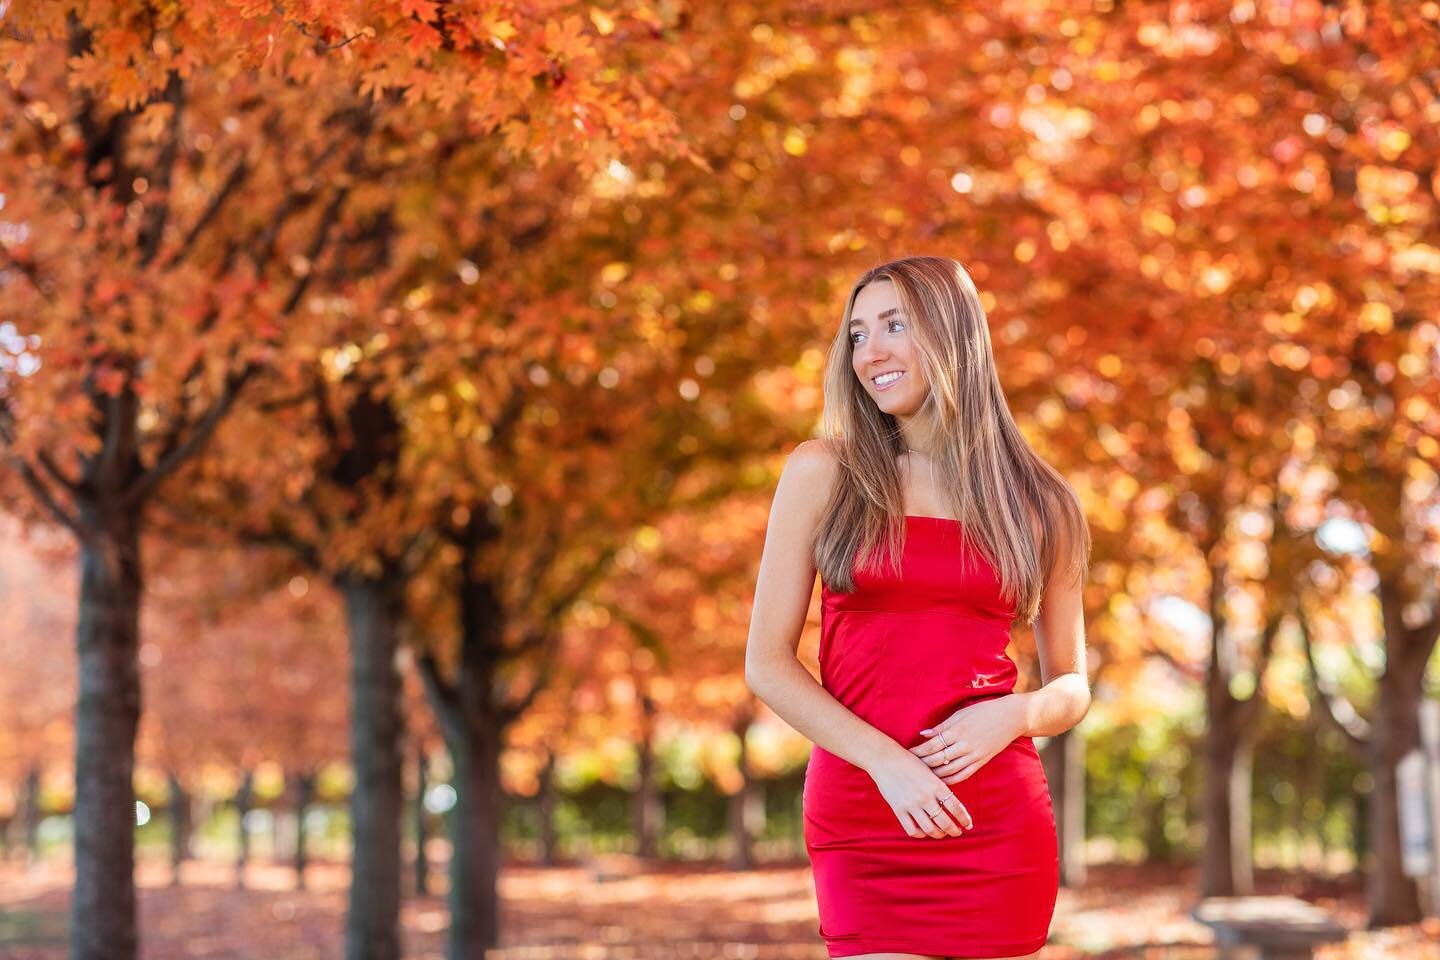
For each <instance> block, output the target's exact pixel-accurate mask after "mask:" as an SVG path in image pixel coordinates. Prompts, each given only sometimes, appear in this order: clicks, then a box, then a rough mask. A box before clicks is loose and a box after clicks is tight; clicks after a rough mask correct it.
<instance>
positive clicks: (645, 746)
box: [631, 690, 665, 859]
mask: <svg viewBox="0 0 1440 960" xmlns="http://www.w3.org/2000/svg"><path fill="white" fill-rule="evenodd" d="M640 707H641V711H642V712H641V718H640V737H639V743H638V744H636V747H637V748H638V750H639V751H640V756H639V764H638V765H639V775H640V776H639V782H638V783H637V784H636V785H635V795H634V798H633V799H632V801H631V802H632V804H633V806H632V808H631V818H632V821H633V829H634V832H635V848H636V849H635V852H636V855H637V856H640V857H643V858H647V859H649V858H654V857H655V856H657V855H658V853H659V848H660V831H661V829H662V827H661V821H662V820H663V818H664V815H665V811H664V808H663V806H662V804H661V801H660V791H659V789H658V787H657V785H656V782H655V743H654V741H655V733H654V732H655V713H656V710H655V701H654V700H653V699H652V698H651V697H650V694H649V692H648V691H644V690H642V691H641V694H640Z"/></svg>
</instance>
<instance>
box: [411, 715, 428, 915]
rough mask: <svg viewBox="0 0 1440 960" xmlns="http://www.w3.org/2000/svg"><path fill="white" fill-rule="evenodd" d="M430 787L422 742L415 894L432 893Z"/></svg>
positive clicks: (417, 762)
mask: <svg viewBox="0 0 1440 960" xmlns="http://www.w3.org/2000/svg"><path fill="white" fill-rule="evenodd" d="M429 789H430V763H429V760H428V758H427V757H426V756H425V750H424V748H423V747H422V746H421V745H420V744H418V743H417V744H416V745H415V895H416V896H418V897H428V896H429V895H430V858H429V855H428V854H426V853H425V841H426V840H427V839H429V834H430V830H429V821H430V817H429V814H428V813H427V812H426V810H425V792H426V791H427V790H429Z"/></svg>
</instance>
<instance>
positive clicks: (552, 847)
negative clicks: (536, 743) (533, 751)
mask: <svg viewBox="0 0 1440 960" xmlns="http://www.w3.org/2000/svg"><path fill="white" fill-rule="evenodd" d="M555 800H556V797H555V752H554V751H553V750H547V751H546V752H545V765H544V766H543V767H541V768H540V789H539V792H538V793H537V794H536V795H535V812H536V816H537V817H538V818H539V820H540V863H541V865H542V866H546V867H553V866H555V864H556V863H558V862H559V859H560V855H559V850H558V849H557V841H556V836H555Z"/></svg>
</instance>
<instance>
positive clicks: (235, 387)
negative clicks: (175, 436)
mask: <svg viewBox="0 0 1440 960" xmlns="http://www.w3.org/2000/svg"><path fill="white" fill-rule="evenodd" d="M257 369H259V368H258V367H257V366H256V365H255V364H253V363H251V364H246V365H245V366H244V367H242V368H241V369H240V370H239V371H237V372H236V373H234V374H232V375H231V376H229V377H227V378H226V380H225V389H224V390H222V391H221V393H220V396H219V397H218V398H217V399H216V400H215V402H214V403H213V404H211V405H210V409H209V410H207V411H205V413H204V414H203V415H202V416H201V417H200V418H199V419H198V420H196V421H195V425H194V427H192V428H191V430H190V435H189V436H188V437H186V438H185V439H184V440H183V441H182V442H180V443H178V444H176V445H175V446H174V447H172V448H171V449H170V450H169V451H167V452H166V453H165V454H164V455H162V456H161V458H160V459H159V460H158V461H156V463H155V465H154V466H153V467H151V468H150V469H149V470H147V471H145V472H144V473H143V474H141V476H140V479H139V480H137V481H136V482H135V483H134V484H133V485H131V487H130V489H128V490H126V491H125V493H124V494H122V496H121V502H122V503H123V504H125V505H126V506H129V507H135V506H138V505H139V504H140V502H141V501H143V500H144V499H145V498H146V497H147V496H149V495H150V494H151V492H153V491H154V489H155V487H156V486H157V485H159V483H160V481H162V480H164V479H165V478H166V477H168V476H169V475H170V474H172V473H174V472H175V471H176V470H177V469H178V468H179V467H180V465H181V464H183V463H184V462H185V461H186V460H187V459H189V457H190V456H191V455H192V454H194V453H195V452H196V451H197V450H199V449H200V448H201V447H202V446H204V444H205V442H206V441H207V440H209V439H210V435H211V434H212V433H214V432H215V428H216V427H217V426H219V424H220V421H221V420H222V419H224V417H225V414H227V413H229V412H230V408H231V407H232V406H233V405H234V403H235V400H236V398H237V397H239V395H240V391H241V390H242V389H244V387H245V383H246V381H248V380H249V379H250V378H251V377H252V376H253V375H254V374H255V371H256V370H257Z"/></svg>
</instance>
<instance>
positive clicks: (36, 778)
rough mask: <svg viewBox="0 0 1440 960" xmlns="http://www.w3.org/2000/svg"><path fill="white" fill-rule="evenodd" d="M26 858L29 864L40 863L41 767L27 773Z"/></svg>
mask: <svg viewBox="0 0 1440 960" xmlns="http://www.w3.org/2000/svg"><path fill="white" fill-rule="evenodd" d="M24 802H25V820H24V830H25V860H26V864H27V865H28V866H31V867H34V866H36V865H37V864H39V863H40V768H39V767H31V768H30V769H29V771H27V772H26V774H25V801H24Z"/></svg>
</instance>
